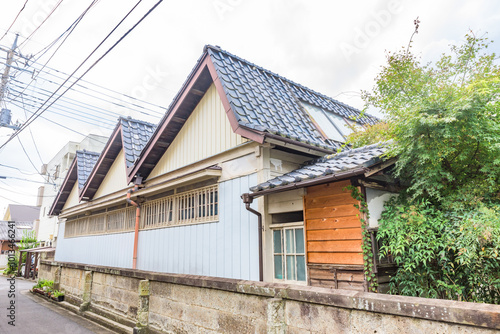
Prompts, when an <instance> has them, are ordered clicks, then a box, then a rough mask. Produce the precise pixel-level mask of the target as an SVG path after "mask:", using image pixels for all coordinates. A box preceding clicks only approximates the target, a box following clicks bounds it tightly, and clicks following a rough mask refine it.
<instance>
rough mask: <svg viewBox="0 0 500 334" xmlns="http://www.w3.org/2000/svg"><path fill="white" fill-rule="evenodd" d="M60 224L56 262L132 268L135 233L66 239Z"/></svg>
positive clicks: (62, 226)
mask: <svg viewBox="0 0 500 334" xmlns="http://www.w3.org/2000/svg"><path fill="white" fill-rule="evenodd" d="M64 227H65V224H64V223H60V224H59V234H58V235H59V237H58V238H57V249H56V255H55V261H61V262H75V263H85V264H95V265H101V266H110V267H120V268H132V256H133V246H134V233H133V232H128V233H116V234H105V235H94V236H86V237H77V238H64Z"/></svg>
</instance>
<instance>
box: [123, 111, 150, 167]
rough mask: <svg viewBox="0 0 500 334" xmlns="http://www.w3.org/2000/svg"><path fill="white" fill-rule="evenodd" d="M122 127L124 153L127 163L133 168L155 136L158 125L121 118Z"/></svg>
mask: <svg viewBox="0 0 500 334" xmlns="http://www.w3.org/2000/svg"><path fill="white" fill-rule="evenodd" d="M119 121H120V122H121V126H122V138H123V151H124V153H125V163H126V165H127V168H128V167H131V166H132V165H133V164H134V163H135V162H136V160H137V159H138V158H139V155H140V154H141V151H142V149H143V148H144V146H146V144H147V142H148V141H149V139H150V138H151V136H152V135H153V133H154V131H155V129H156V125H154V124H151V123H148V122H144V121H139V120H136V119H132V118H130V117H128V118H124V117H120V120H119Z"/></svg>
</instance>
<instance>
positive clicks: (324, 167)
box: [250, 144, 387, 193]
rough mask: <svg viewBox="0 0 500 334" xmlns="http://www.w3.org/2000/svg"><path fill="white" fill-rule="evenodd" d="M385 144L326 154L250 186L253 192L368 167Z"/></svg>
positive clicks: (376, 160)
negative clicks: (290, 170)
mask: <svg viewBox="0 0 500 334" xmlns="http://www.w3.org/2000/svg"><path fill="white" fill-rule="evenodd" d="M386 150H387V149H386V144H373V145H368V146H363V147H360V148H356V149H353V150H348V151H344V152H341V153H337V154H331V155H327V156H324V157H321V158H318V159H315V160H312V161H310V162H308V163H306V164H305V165H304V166H302V167H301V168H298V169H296V170H294V171H292V172H289V173H286V174H283V175H281V176H278V177H275V178H272V179H270V180H268V181H266V182H263V183H260V184H258V185H256V186H253V187H251V188H250V191H252V192H253V193H258V192H259V191H264V190H268V189H272V188H279V187H283V186H286V185H289V184H299V185H300V182H303V181H307V180H312V179H316V178H318V179H319V178H321V177H325V176H332V175H336V174H340V173H346V172H349V171H352V170H355V169H362V168H368V167H370V166H373V165H375V164H377V163H379V162H380V161H381V160H382V159H381V156H382V155H383V154H384V153H385V152H386Z"/></svg>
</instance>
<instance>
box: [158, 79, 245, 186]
mask: <svg viewBox="0 0 500 334" xmlns="http://www.w3.org/2000/svg"><path fill="white" fill-rule="evenodd" d="M246 141H247V140H246V139H245V138H243V137H241V136H240V135H238V134H236V133H234V132H233V130H232V129H231V124H230V123H229V120H228V119H227V117H226V113H225V111H224V106H223V105H222V102H221V100H220V97H219V94H218V93H217V89H216V88H215V86H214V85H211V86H210V87H209V88H208V90H207V92H206V93H205V95H204V96H203V98H202V99H201V100H200V102H199V103H198V105H197V106H196V108H195V109H194V111H193V112H192V113H191V115H190V116H189V118H188V119H187V121H186V123H184V126H183V127H182V129H181V130H180V131H179V133H178V134H177V136H176V137H175V139H174V140H173V141H172V144H170V146H169V147H168V148H167V150H166V151H165V153H164V154H163V156H162V157H161V159H160V160H159V161H158V163H157V164H156V166H155V168H154V169H153V170H152V171H151V173H150V174H149V178H153V177H156V176H159V175H161V174H164V173H167V172H170V171H172V170H175V169H178V168H180V167H183V166H187V165H189V164H192V163H194V162H196V161H200V160H203V159H205V158H207V157H210V156H215V155H217V154H219V153H221V152H224V151H227V150H229V149H232V148H234V147H236V146H238V145H240V144H242V143H244V142H246Z"/></svg>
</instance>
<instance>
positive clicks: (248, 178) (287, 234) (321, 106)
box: [50, 46, 389, 288]
mask: <svg viewBox="0 0 500 334" xmlns="http://www.w3.org/2000/svg"><path fill="white" fill-rule="evenodd" d="M376 122H377V119H376V118H374V117H371V116H369V115H366V114H365V115H361V113H360V112H359V110H357V109H355V108H352V107H350V106H347V105H345V104H343V103H341V102H339V101H336V100H334V99H331V98H329V97H327V96H324V95H322V94H319V93H317V92H315V91H312V90H310V89H308V88H306V87H304V86H302V85H299V84H297V83H294V82H293V81H290V80H288V79H286V78H284V77H281V76H279V75H277V74H275V73H272V72H270V71H268V70H266V69H263V68H261V67H259V66H257V65H255V64H252V63H250V62H248V61H246V60H243V59H241V58H239V57H237V56H235V55H232V54H230V53H228V52H226V51H223V50H221V49H220V48H219V47H214V46H206V47H205V49H204V52H203V54H202V56H201V57H200V59H199V60H198V62H197V63H196V65H195V67H194V69H193V70H192V72H191V73H190V74H189V76H188V78H187V80H186V82H185V83H184V84H183V86H182V87H181V89H180V91H179V93H178V94H177V96H176V97H175V98H174V100H173V102H172V104H171V105H170V106H169V108H168V111H167V112H166V114H165V116H164V117H163V118H162V120H161V121H160V122H159V124H158V125H153V124H149V123H145V122H141V121H138V120H133V119H129V118H121V119H120V120H119V121H118V123H117V126H116V128H115V130H114V131H113V133H112V135H111V137H110V138H109V140H108V142H107V144H106V146H105V147H104V149H103V151H102V152H101V153H100V155H99V156H98V158H97V154H94V153H89V152H87V153H81V154H80V155H78V154H77V157H76V159H75V161H74V162H73V164H72V166H71V168H70V171H69V172H68V175H67V177H66V179H65V181H64V183H63V186H62V187H61V190H60V192H59V194H58V195H57V197H56V200H55V201H54V203H53V205H52V207H51V210H50V214H51V215H59V218H60V221H61V223H60V225H59V240H58V244H57V250H56V256H55V259H56V261H60V262H75V263H85V264H93V265H101V266H110V267H121V268H134V269H141V270H148V271H157V272H169V273H183V274H193V275H208V276H219V277H227V278H237V279H246V280H265V281H279V282H290V283H298V284H314V285H322V282H321V280H322V279H321V278H320V276H321V275H323V274H319V272H318V271H317V270H322V268H323V267H321V266H322V265H326V266H327V267H328V266H330V267H328V268H329V269H327V272H325V273H324V275H327V276H328V275H330V276H331V275H334V273H333V269H332V268H333V267H331V266H332V265H339V262H338V261H340V260H338V259H344V260H343V261H344V264H345V265H346V266H347V265H354V266H357V267H356V270H358V269H359V265H360V263H361V265H362V262H361V261H362V257H361V260H360V247H359V243H360V237H359V233H358V232H360V222H359V217H357V216H356V210H355V208H354V206H353V204H354V203H353V200H352V199H350V197H349V196H342V197H341V198H335V200H337V199H340V200H341V201H342V205H343V207H342V210H344V211H343V212H345V213H346V214H347V213H348V214H349V216H350V218H349V219H347V220H348V221H349V224H350V226H351V227H352V228H353V229H356V230H355V231H349V232H352V233H351V235H352V242H350V243H348V244H342V243H337V244H335V243H331V242H329V241H335V240H333V239H332V240H330V239H328V240H327V239H325V240H323V239H321V238H320V239H318V237H316V239H318V240H322V241H324V243H322V244H318V243H316V239H314V238H315V237H314V235H318V234H325V235H327V234H331V233H332V232H331V231H328V230H329V229H333V230H336V227H335V226H334V225H335V224H333V225H330V226H329V227H326V226H322V227H321V226H320V224H319V225H314V223H315V222H313V221H312V219H316V218H314V217H317V216H318V215H319V216H320V217H318V218H321V215H322V214H323V213H322V212H321V211H318V210H315V209H316V207H314V205H313V206H311V204H310V203H309V202H310V201H312V202H314V198H313V197H314V195H313V194H314V191H316V190H317V189H318V192H317V193H320V192H322V193H323V194H326V196H328V194H329V189H331V188H335V190H333V193H332V194H337V193H339V191H340V192H342V190H339V189H341V188H339V187H343V186H344V185H345V184H348V183H349V182H345V180H351V179H352V180H353V182H355V180H357V179H360V178H362V179H363V180H365V181H366V182H373V181H374V180H373V177H372V176H370V175H375V174H376V173H378V172H380V171H383V170H384V169H385V168H386V167H388V166H389V165H387V166H386V165H384V161H383V160H381V159H379V157H380V156H381V155H382V154H383V148H381V147H367V148H364V149H361V150H357V151H355V150H353V151H350V152H352V154H354V156H353V157H351V153H349V152H345V153H341V154H339V155H334V153H335V152H337V149H339V148H341V146H342V143H343V142H344V141H345V138H346V136H347V135H348V134H349V133H350V132H351V131H352V129H353V127H354V126H364V125H371V124H375V123H376ZM324 156H326V157H324ZM318 159H319V160H318ZM304 165H308V166H309V167H303V166H304ZM91 166H92V168H91ZM325 166H329V167H325ZM304 168H305V169H304ZM339 171H340V172H339ZM344 171H346V172H345V173H344ZM371 173H373V174H371ZM381 173H382V172H381ZM331 175H335V176H332V177H330V176H331ZM362 175H364V176H362ZM360 176H362V177H360ZM315 177H317V179H318V183H317V184H318V185H319V184H320V183H321V184H322V183H326V184H327V186H326V187H330V188H328V189H326V190H321V191H320V190H319V189H320V188H321V187H322V186H313V183H311V182H309V181H306V180H307V179H312V178H315ZM339 180H344V181H342V183H338V184H337V183H336V184H335V185H334V186H328V184H330V183H332V182H335V181H339ZM301 182H303V183H301ZM363 182H364V181H363ZM285 183H286V184H285ZM251 187H252V188H251ZM315 187H317V188H315ZM250 188H251V189H252V192H251V193H249V189H250ZM271 188H272V189H280V190H271ZM367 193H368V192H367ZM242 194H246V195H245V196H244V198H245V202H243V201H242V200H241V198H240V196H241V195H242ZM323 197H324V196H323ZM254 198H255V199H256V200H255V201H253V199H254ZM321 200H323V199H321ZM326 200H327V201H328V198H327V199H326ZM316 206H317V205H316ZM309 208H310V210H312V211H310V210H309ZM316 211H317V212H316ZM313 212H314V213H313ZM325 214H326V213H325ZM259 217H260V218H259ZM327 217H329V216H328V215H325V219H326V218H327ZM310 219H311V220H310ZM304 221H305V222H306V224H304ZM342 221H344V220H342ZM313 226H316V228H314V227H313ZM320 227H321V228H320ZM313 230H315V231H316V232H314V231H313ZM318 231H319V232H318ZM322 231H323V232H322ZM292 241H293V242H292ZM313 246H314V247H316V246H317V247H319V248H316V250H313V248H311V247H313ZM330 246H332V247H334V249H339V247H340V248H342V247H344V246H345V249H344V251H343V252H344V253H345V254H346V255H345V256H343V255H338V254H337V253H341V252H340V251H339V252H337V251H334V250H332V249H329V248H328V247H330ZM308 247H309V248H310V249H308ZM321 247H323V249H324V251H323V250H321ZM325 247H326V248H325ZM323 253H324V254H326V255H323ZM345 259H351V260H352V262H353V263H348V262H349V261H351V260H345ZM340 264H342V263H340ZM320 267H321V268H320ZM353 268H354V267H352V268H351V269H353ZM358 271H359V270H358ZM358 274H359V272H356V275H358ZM330 276H328V277H330ZM358 276H359V275H358ZM361 276H362V273H361ZM332 277H333V276H332ZM327 280H328V279H327ZM332 280H333V279H332ZM362 280H363V279H362V278H360V279H359V280H358V281H359V282H362ZM333 281H335V280H333ZM358 281H357V282H358ZM323 283H324V282H323ZM361 284H362V283H361ZM323 285H324V284H323ZM330 285H331V284H330ZM334 285H335V283H334ZM360 286H361V285H359V284H353V285H352V287H353V288H360ZM338 287H344V285H342V284H340V285H338ZM361 288H363V287H362V286H361Z"/></svg>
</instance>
